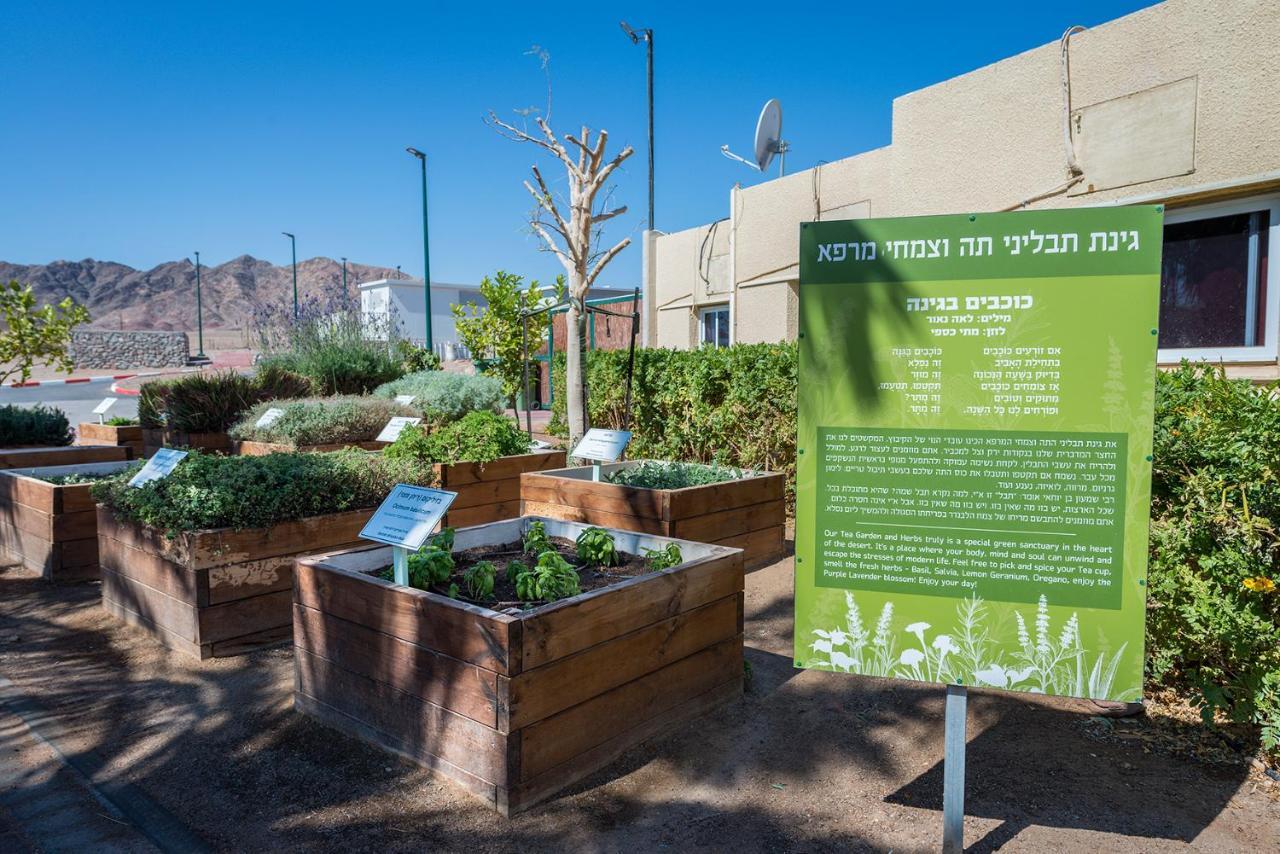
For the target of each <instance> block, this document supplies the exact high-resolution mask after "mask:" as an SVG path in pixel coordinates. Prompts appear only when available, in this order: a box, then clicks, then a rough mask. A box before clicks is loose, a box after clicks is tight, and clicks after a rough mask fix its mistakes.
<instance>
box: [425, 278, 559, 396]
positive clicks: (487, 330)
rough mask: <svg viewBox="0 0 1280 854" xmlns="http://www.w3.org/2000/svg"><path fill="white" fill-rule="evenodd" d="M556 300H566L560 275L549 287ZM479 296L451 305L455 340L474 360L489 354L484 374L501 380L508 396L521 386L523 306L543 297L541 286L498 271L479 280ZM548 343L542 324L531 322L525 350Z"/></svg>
mask: <svg viewBox="0 0 1280 854" xmlns="http://www.w3.org/2000/svg"><path fill="white" fill-rule="evenodd" d="M552 291H553V294H554V296H553V297H552V299H553V301H554V302H559V301H560V300H561V299H563V298H564V293H565V284H564V276H558V277H557V278H556V283H555V286H554V287H553V289H552ZM480 298H481V300H483V302H484V305H482V306H477V305H476V304H475V303H474V302H468V303H466V304H454V305H453V306H450V310H451V311H452V312H453V317H454V325H455V326H456V327H457V330H458V339H459V340H460V341H461V342H462V343H463V344H464V345H465V346H466V348H467V349H468V350H470V351H471V356H472V358H474V359H481V358H486V357H487V358H488V359H490V360H492V361H490V362H489V367H487V368H486V369H485V370H484V373H486V374H489V375H491V376H495V377H497V378H498V379H499V380H501V382H502V392H503V395H504V397H505V398H507V399H510V398H511V397H513V396H514V395H515V394H516V392H517V391H519V389H520V388H521V383H522V382H523V378H524V363H523V361H522V357H523V355H524V344H525V338H524V335H525V318H524V314H523V312H524V310H525V309H526V308H530V307H533V306H536V305H538V304H539V303H541V302H542V300H543V298H544V297H543V292H542V286H541V285H539V284H538V282H537V281H536V280H534V281H532V282H530V283H529V286H528V287H527V288H526V287H524V277H522V276H517V275H515V274H513V273H507V272H504V271H502V270H499V271H498V272H497V273H495V274H494V275H493V277H492V278H490V277H489V276H485V277H484V278H483V279H481V280H480ZM545 341H546V329H545V324H541V323H538V322H536V321H535V320H532V319H531V320H530V321H529V352H530V353H536V352H537V351H538V349H539V348H540V347H541V346H542V344H543V342H545Z"/></svg>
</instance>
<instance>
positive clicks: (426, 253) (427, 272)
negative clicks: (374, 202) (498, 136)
mask: <svg viewBox="0 0 1280 854" xmlns="http://www.w3.org/2000/svg"><path fill="white" fill-rule="evenodd" d="M405 151H407V152H409V153H410V154H412V155H413V156H414V157H416V158H418V162H419V163H420V164H422V294H423V297H424V303H423V308H424V311H423V315H424V317H425V318H426V325H425V327H424V328H425V331H426V336H425V339H424V341H425V344H424V345H423V346H425V347H426V348H427V349H428V350H432V349H433V348H432V346H431V251H430V248H429V247H430V244H429V242H428V240H427V155H425V154H423V153H422V152H421V151H419V150H418V149H416V148H406V149H405Z"/></svg>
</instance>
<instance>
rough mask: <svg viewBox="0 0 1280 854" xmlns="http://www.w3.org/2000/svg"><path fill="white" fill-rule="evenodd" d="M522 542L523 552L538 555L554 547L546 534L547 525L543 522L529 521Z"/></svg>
mask: <svg viewBox="0 0 1280 854" xmlns="http://www.w3.org/2000/svg"><path fill="white" fill-rule="evenodd" d="M522 544H523V546H524V553H525V554H529V555H540V554H542V553H543V552H545V551H552V550H553V549H554V547H553V546H552V545H551V538H550V537H548V536H547V526H546V524H545V523H543V522H530V523H529V528H528V530H526V531H525V532H524V538H523V541H522Z"/></svg>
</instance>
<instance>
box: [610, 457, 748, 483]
mask: <svg viewBox="0 0 1280 854" xmlns="http://www.w3.org/2000/svg"><path fill="white" fill-rule="evenodd" d="M750 475H751V472H749V471H744V470H743V469H738V468H732V467H730V466H722V465H719V464H717V463H711V464H709V465H704V464H702V463H679V462H660V461H657V460H644V461H642V462H639V463H636V464H635V465H633V466H628V467H627V468H624V469H619V470H618V471H615V472H612V473H610V474H607V475H605V480H607V481H609V483H617V484H621V485H623V486H639V487H642V488H644V489H684V488H685V487H688V486H706V485H707V484H711V483H722V482H724V481H726V480H739V479H741V478H744V477H749V476H750Z"/></svg>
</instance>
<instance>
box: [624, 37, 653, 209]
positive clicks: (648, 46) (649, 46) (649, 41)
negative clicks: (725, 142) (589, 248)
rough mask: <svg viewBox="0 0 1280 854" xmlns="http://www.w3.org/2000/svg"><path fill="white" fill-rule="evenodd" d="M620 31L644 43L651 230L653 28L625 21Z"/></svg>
mask: <svg viewBox="0 0 1280 854" xmlns="http://www.w3.org/2000/svg"><path fill="white" fill-rule="evenodd" d="M622 31H623V32H624V33H626V34H627V37H628V38H630V39H631V43H632V44H640V42H641V41H642V40H643V41H644V43H645V53H646V55H647V60H648V62H647V65H648V88H649V230H650V231H653V30H651V29H643V30H633V29H632V28H631V26H630V25H629V24H628V23H627V22H626V21H623V22H622Z"/></svg>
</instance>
